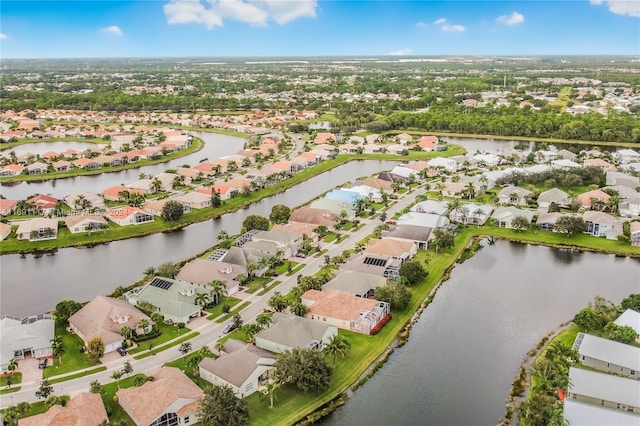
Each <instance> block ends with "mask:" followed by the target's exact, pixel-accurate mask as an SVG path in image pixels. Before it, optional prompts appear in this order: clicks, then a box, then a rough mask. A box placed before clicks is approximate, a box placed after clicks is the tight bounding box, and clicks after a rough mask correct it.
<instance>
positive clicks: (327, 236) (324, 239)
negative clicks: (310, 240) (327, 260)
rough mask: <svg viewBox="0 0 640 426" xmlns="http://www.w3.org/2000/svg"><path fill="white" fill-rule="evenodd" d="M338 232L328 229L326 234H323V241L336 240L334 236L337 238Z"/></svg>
mask: <svg viewBox="0 0 640 426" xmlns="http://www.w3.org/2000/svg"><path fill="white" fill-rule="evenodd" d="M338 235H340V234H338V233H336V232H333V231H329V232H327V235H325V236H324V238H323V239H322V240H323V241H324V242H325V243H331V242H333V241H335V240H336V238H338Z"/></svg>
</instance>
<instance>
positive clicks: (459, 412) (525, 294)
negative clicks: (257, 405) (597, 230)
mask: <svg viewBox="0 0 640 426" xmlns="http://www.w3.org/2000/svg"><path fill="white" fill-rule="evenodd" d="M483 245H484V246H485V247H484V248H483V249H482V250H480V251H479V252H478V254H476V255H475V256H474V257H473V258H471V259H470V260H467V261H466V262H465V263H463V264H462V265H457V266H456V267H455V269H454V270H453V272H452V274H451V278H450V280H448V281H447V282H445V283H444V284H443V286H442V287H441V288H440V289H439V290H438V292H437V294H436V296H435V298H434V300H433V302H432V303H431V305H429V307H428V308H427V309H426V310H425V311H424V313H423V314H422V317H421V318H420V319H419V320H418V322H417V323H416V324H415V325H414V327H413V328H412V329H411V337H410V339H409V342H408V343H407V344H406V345H405V346H404V347H402V348H400V349H396V351H395V352H394V353H393V354H392V355H391V357H390V358H389V361H388V362H387V363H386V364H385V366H384V367H383V368H381V369H380V370H378V371H377V372H376V374H375V375H374V376H373V378H372V379H370V380H369V381H368V382H367V383H366V384H365V385H364V386H363V387H361V388H360V389H359V390H358V391H357V392H356V393H355V394H354V395H353V396H352V398H351V399H350V400H349V401H348V402H347V403H346V404H345V405H344V406H343V407H341V408H339V409H338V410H337V411H336V412H334V413H333V414H332V415H331V416H330V417H329V418H327V419H326V420H325V421H324V422H323V425H340V426H345V425H354V426H355V425H367V424H368V425H418V424H428V425H492V426H493V425H495V424H496V423H497V422H498V421H499V419H500V418H501V417H502V416H503V415H504V412H505V401H506V398H507V396H508V394H509V391H510V387H511V383H512V381H513V380H514V378H515V376H516V374H517V372H518V368H519V365H520V362H521V359H522V357H523V356H524V355H525V354H526V353H527V351H529V350H530V349H531V348H533V347H535V346H536V344H537V342H538V341H539V340H540V339H541V338H542V337H543V336H545V335H546V334H547V333H548V332H549V331H551V330H553V329H555V328H556V327H557V326H558V325H559V324H561V323H563V322H565V321H568V320H570V319H571V318H573V315H574V314H575V313H577V312H578V311H579V310H580V309H582V308H583V307H585V306H586V305H587V304H588V303H589V302H590V301H592V300H593V299H594V297H595V296H597V295H601V296H603V297H605V298H607V299H609V300H612V301H613V302H615V303H620V301H621V300H622V299H623V298H624V297H626V296H628V295H629V294H630V293H637V292H640V261H639V260H638V259H631V258H619V257H615V256H613V255H605V254H595V253H583V252H571V251H562V250H558V249H552V248H548V247H542V246H529V245H524V244H518V243H511V242H506V241H497V242H496V243H495V245H487V244H486V243H483Z"/></svg>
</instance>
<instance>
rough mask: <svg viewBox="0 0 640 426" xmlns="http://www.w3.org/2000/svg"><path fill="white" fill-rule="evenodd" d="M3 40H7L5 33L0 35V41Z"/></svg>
mask: <svg viewBox="0 0 640 426" xmlns="http://www.w3.org/2000/svg"><path fill="white" fill-rule="evenodd" d="M5 38H9V36H8V35H6V34H5V33H0V40H4V39H5Z"/></svg>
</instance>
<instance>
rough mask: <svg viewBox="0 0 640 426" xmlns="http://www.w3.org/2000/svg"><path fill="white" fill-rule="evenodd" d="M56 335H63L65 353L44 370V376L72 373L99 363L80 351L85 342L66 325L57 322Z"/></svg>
mask: <svg viewBox="0 0 640 426" xmlns="http://www.w3.org/2000/svg"><path fill="white" fill-rule="evenodd" d="M55 335H56V336H61V337H62V346H63V348H64V353H63V354H62V357H61V358H60V359H55V360H54V361H53V363H52V365H50V366H48V367H47V368H45V369H44V370H43V374H42V376H43V377H53V376H58V375H60V374H65V373H70V372H72V371H77V370H83V369H85V368H91V367H94V366H96V365H98V364H97V363H94V362H92V361H91V360H89V357H88V356H87V355H86V354H83V353H81V352H80V350H81V349H82V346H84V342H83V341H82V339H80V338H79V337H78V336H76V335H75V334H73V333H70V332H68V331H67V329H66V327H65V326H62V325H60V324H58V323H57V322H56V326H55Z"/></svg>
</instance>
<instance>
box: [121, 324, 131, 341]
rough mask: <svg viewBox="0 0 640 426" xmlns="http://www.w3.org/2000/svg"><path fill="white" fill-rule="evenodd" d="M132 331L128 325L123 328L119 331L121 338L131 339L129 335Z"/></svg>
mask: <svg viewBox="0 0 640 426" xmlns="http://www.w3.org/2000/svg"><path fill="white" fill-rule="evenodd" d="M132 331H133V330H132V329H131V327H129V326H128V325H125V326H123V327H122V328H121V329H120V334H121V335H122V337H124V338H125V339H130V338H131V333H132Z"/></svg>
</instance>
